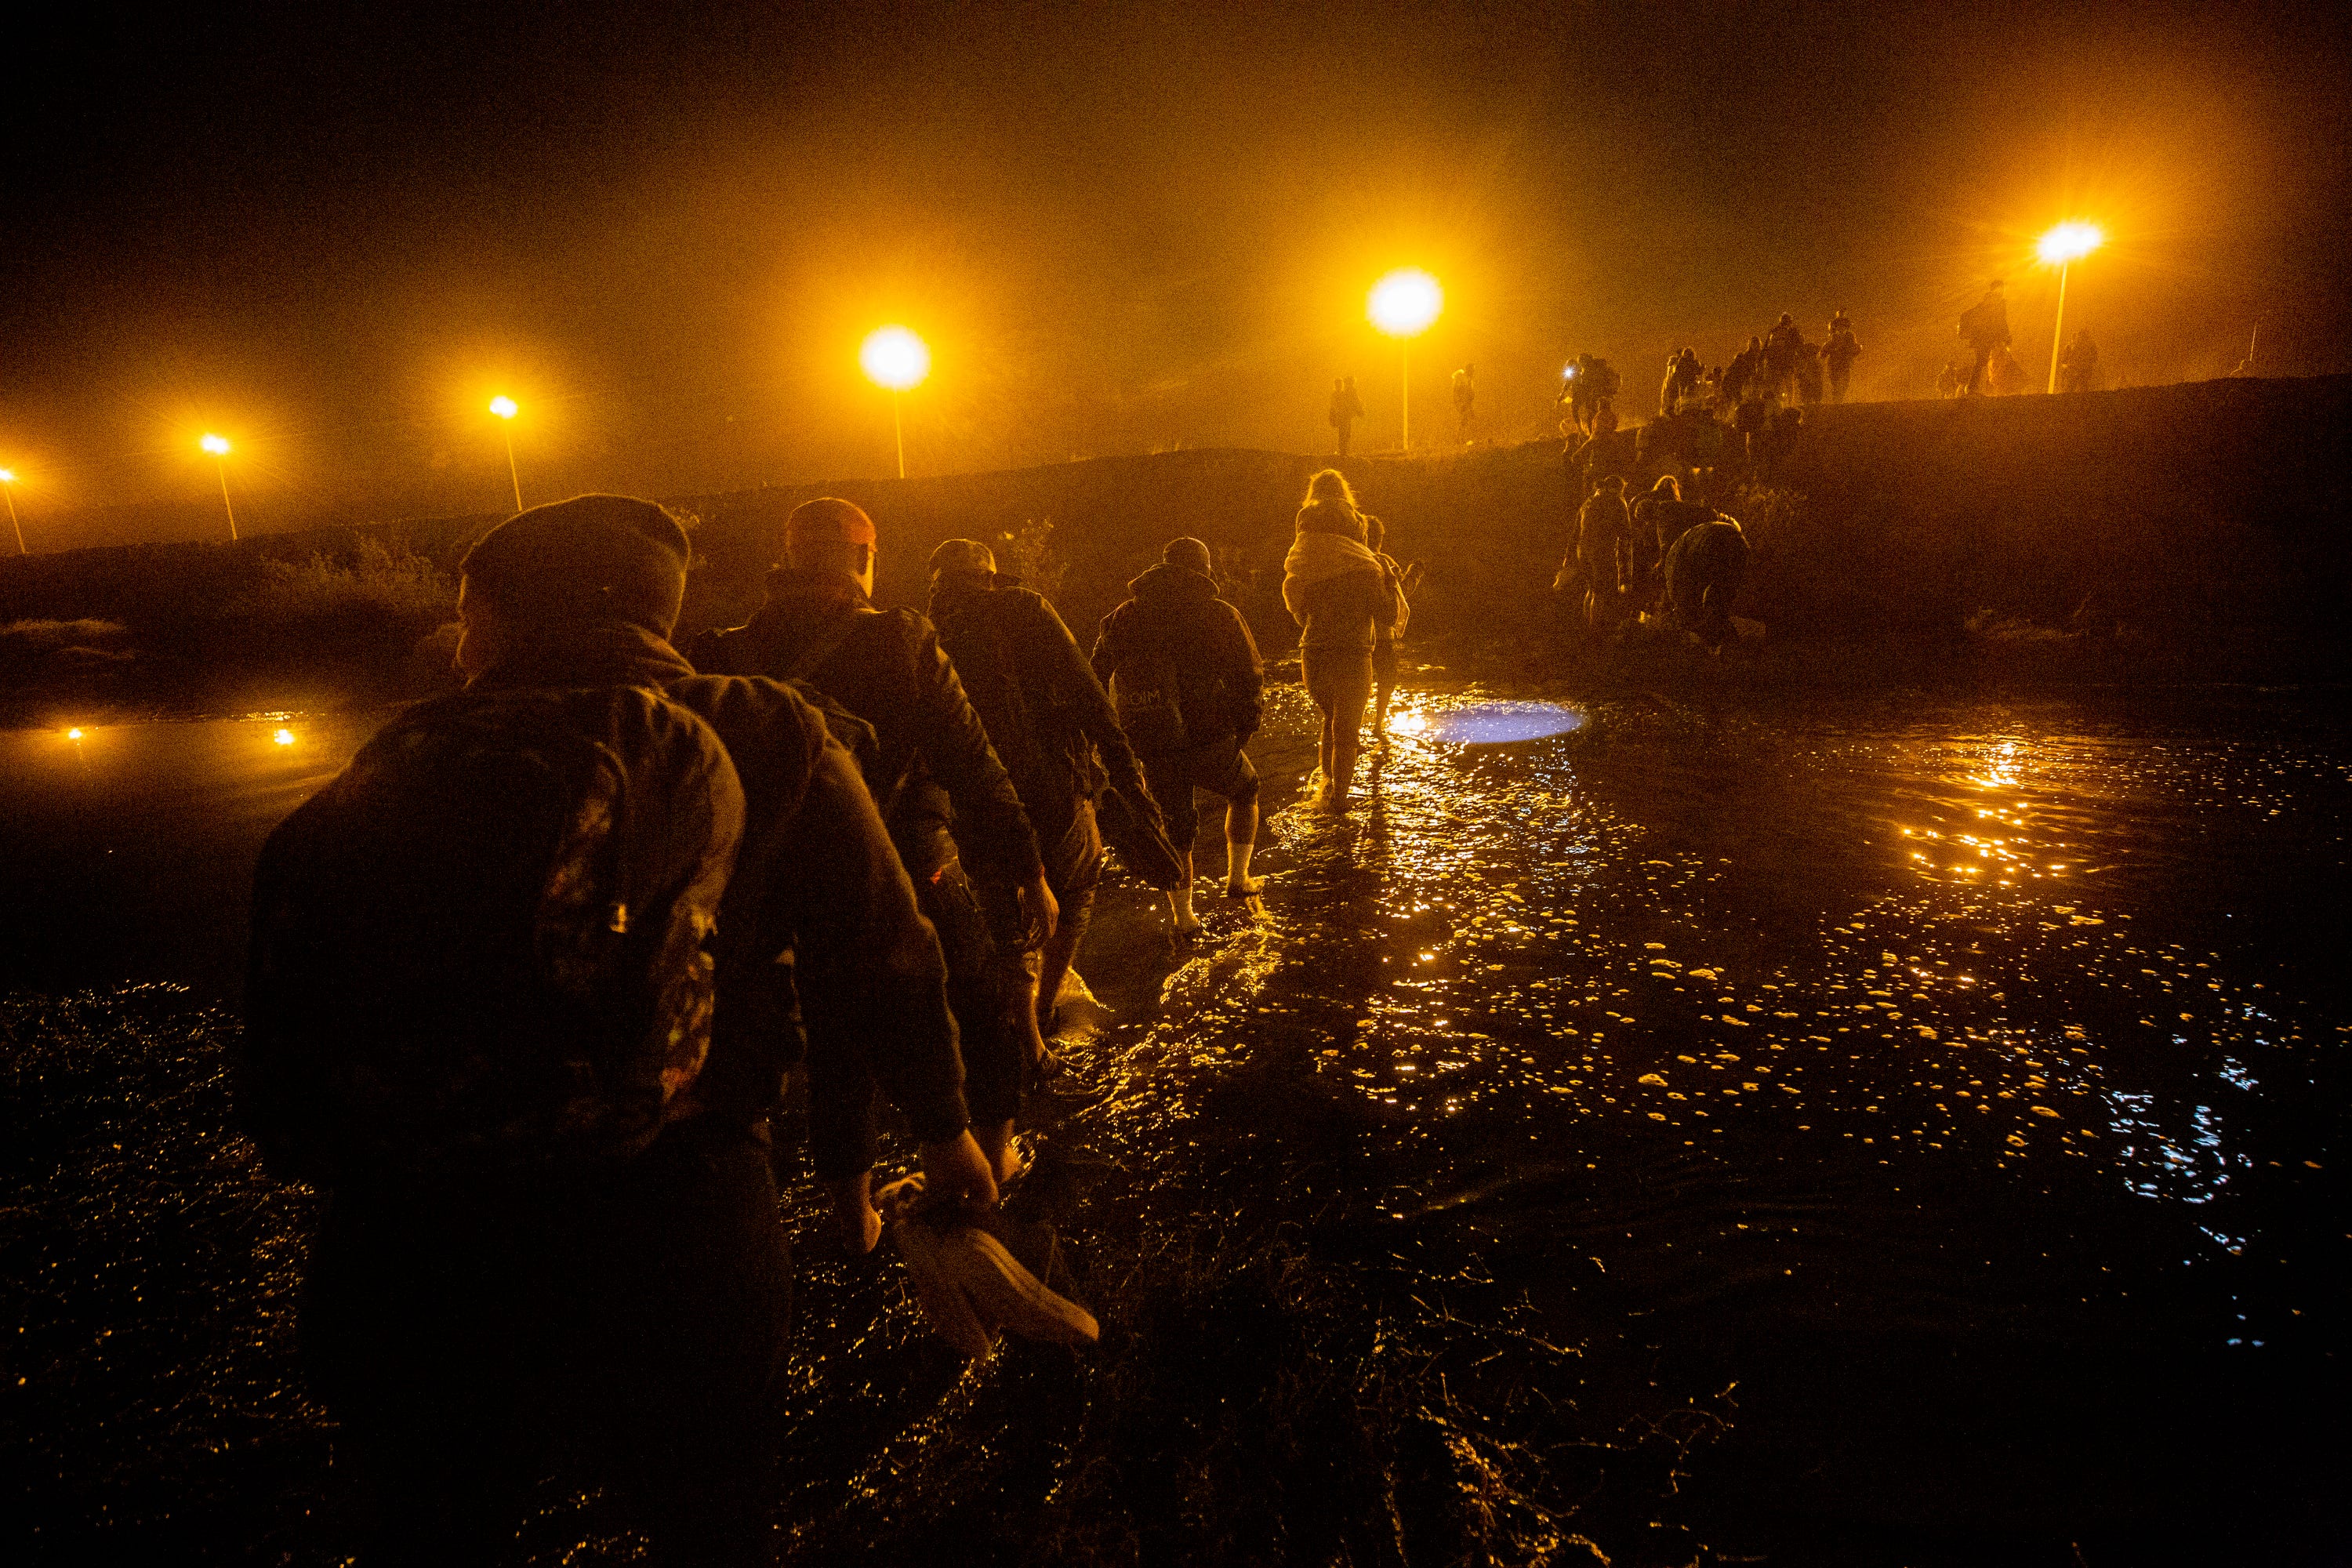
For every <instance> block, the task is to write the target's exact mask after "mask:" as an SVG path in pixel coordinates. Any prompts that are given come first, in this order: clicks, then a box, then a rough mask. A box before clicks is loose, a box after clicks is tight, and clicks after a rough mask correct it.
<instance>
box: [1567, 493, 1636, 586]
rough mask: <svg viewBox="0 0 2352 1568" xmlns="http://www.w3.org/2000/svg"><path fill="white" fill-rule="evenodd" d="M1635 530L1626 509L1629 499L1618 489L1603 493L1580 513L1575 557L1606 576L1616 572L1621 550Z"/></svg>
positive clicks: (1589, 502) (1590, 568)
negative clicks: (1626, 499) (1626, 500)
mask: <svg viewBox="0 0 2352 1568" xmlns="http://www.w3.org/2000/svg"><path fill="white" fill-rule="evenodd" d="M1632 533H1633V516H1632V514H1631V513H1629V512H1628V511H1626V510H1625V498H1624V497H1623V496H1622V495H1620V494H1618V493H1617V492H1616V491H1614V490H1602V491H1601V493H1599V494H1598V495H1596V496H1594V497H1593V498H1592V499H1591V500H1588V501H1586V502H1585V503H1584V506H1583V508H1582V510H1580V511H1578V513H1577V514H1576V550H1575V552H1574V554H1575V558H1576V559H1577V560H1579V561H1581V562H1583V563H1584V565H1585V569H1586V570H1587V571H1589V572H1597V573H1601V574H1604V575H1605V574H1608V573H1609V572H1611V571H1613V570H1614V569H1615V567H1616V564H1617V553H1618V551H1619V550H1620V549H1621V548H1622V546H1623V544H1624V542H1625V541H1626V539H1627V538H1628V537H1629V536H1630V535H1631V534H1632Z"/></svg>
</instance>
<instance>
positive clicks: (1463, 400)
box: [1454, 364, 1478, 445]
mask: <svg viewBox="0 0 2352 1568" xmlns="http://www.w3.org/2000/svg"><path fill="white" fill-rule="evenodd" d="M1477 374H1478V367H1477V366H1476V365H1472V364H1465V365H1464V366H1463V367H1462V368H1461V369H1460V370H1457V371H1455V372H1454V439H1456V440H1458V441H1461V442H1463V443H1465V445H1466V444H1467V443H1468V442H1469V439H1470V410H1471V406H1472V405H1474V404H1475V403H1476V402H1477V401H1478V384H1477V382H1476V380H1475V379H1474V378H1475V376H1476V375H1477Z"/></svg>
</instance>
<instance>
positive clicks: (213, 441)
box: [196, 436, 228, 458]
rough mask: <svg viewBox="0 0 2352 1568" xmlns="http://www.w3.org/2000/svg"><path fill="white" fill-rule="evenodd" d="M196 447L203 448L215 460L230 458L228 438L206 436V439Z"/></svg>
mask: <svg viewBox="0 0 2352 1568" xmlns="http://www.w3.org/2000/svg"><path fill="white" fill-rule="evenodd" d="M196 445H197V446H199V447H203V448H204V449H205V451H207V452H210V453H211V454H212V455H213V456H214V457H215V458H226V457H227V456H228V437H226V436H206V437H205V438H204V439H202V440H201V441H198V442H197V443H196Z"/></svg>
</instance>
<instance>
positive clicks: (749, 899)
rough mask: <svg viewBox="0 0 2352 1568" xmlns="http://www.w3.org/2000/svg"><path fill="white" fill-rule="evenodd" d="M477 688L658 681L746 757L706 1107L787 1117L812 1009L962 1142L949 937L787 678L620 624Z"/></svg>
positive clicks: (837, 748) (704, 1078)
mask: <svg viewBox="0 0 2352 1568" xmlns="http://www.w3.org/2000/svg"><path fill="white" fill-rule="evenodd" d="M476 684H477V685H489V686H643V687H646V688H649V689H653V690H656V691H659V692H661V693H662V694H663V695H664V696H666V697H667V698H669V699H670V700H672V701H674V702H676V703H677V704H679V705H680V706H681V707H684V708H687V709H688V710H691V711H693V712H695V713H697V714H699V715H700V716H701V717H702V718H703V719H704V720H705V721H708V722H709V725H710V727H711V728H712V729H713V730H715V731H718V732H719V740H720V741H721V742H724V743H725V744H726V747H727V752H728V754H729V755H730V757H732V758H733V759H734V762H735V771H736V773H737V774H738V776H740V778H741V780H742V784H743V797H744V805H745V816H744V828H743V847H742V852H741V854H740V857H739V858H738V859H737V861H736V866H735V875H734V878H733V879H732V880H730V882H729V883H728V887H727V892H726V896H725V898H724V899H723V900H721V901H720V903H719V953H718V959H719V963H718V1001H717V1005H716V1007H715V1009H714V1011H713V1013H712V1016H711V1031H710V1055H709V1059H708V1060H707V1061H706V1062H705V1064H704V1066H703V1069H702V1074H701V1076H700V1077H699V1078H698V1079H696V1080H695V1084H694V1090H693V1092H694V1093H695V1095H696V1096H697V1098H698V1100H700V1101H701V1102H702V1104H703V1106H704V1107H705V1109H707V1110H709V1111H711V1112H713V1113H715V1114H719V1115H723V1116H728V1117H731V1118H736V1119H740V1120H741V1121H747V1122H748V1121H757V1120H759V1119H760V1118H761V1117H764V1116H766V1115H767V1114H768V1113H769V1112H770V1111H771V1110H774V1109H775V1107H776V1105H777V1103H778V1100H779V1096H780V1093H781V1090H782V1079H783V1074H784V1073H785V1071H786V1070H788V1069H789V1068H792V1067H793V1066H794V1065H796V1064H797V1062H798V1061H799V1059H800V1057H801V1053H802V1050H803V1042H802V1038H801V1035H800V1030H799V1027H798V1026H797V1023H796V1014H797V1013H798V1012H801V1011H804V1012H805V1015H806V1018H807V1026H808V1028H807V1042H806V1049H808V1050H809V1051H812V1052H816V1051H834V1052H856V1053H857V1054H859V1055H861V1056H863V1057H864V1058H865V1060H866V1065H867V1068H868V1070H869V1071H871V1073H872V1074H873V1076H874V1078H875V1079H877V1081H878V1082H879V1083H880V1084H881V1085H882V1088H883V1091H884V1092H885V1093H887V1095H889V1097H890V1099H891V1100H892V1102H893V1103H895V1104H896V1105H897V1106H898V1109H899V1110H902V1111H904V1112H905V1113H906V1115H907V1120H908V1123H909V1124H910V1125H911V1127H912V1129H913V1131H914V1133H915V1136H916V1138H917V1139H918V1140H919V1141H920V1142H926V1143H930V1142H940V1141H942V1140H945V1139H948V1138H952V1137H954V1136H955V1135H956V1134H957V1133H958V1132H961V1131H963V1129H964V1128H965V1126H966V1125H967V1124H968V1119H967V1117H966V1114H965V1110H964V1102H963V1060H962V1058H961V1055H960V1054H959V1052H958V1050H957V1046H956V1026H955V1020H954V1018H953V1017H952V1016H950V1014H949V1012H948V1003H947V965H946V963H945V962H944V961H943V960H942V959H941V957H940V943H939V938H938V937H937V936H936V935H935V934H934V933H933V931H932V930H931V927H930V923H929V921H925V920H924V919H923V917H922V916H921V915H920V914H919V912H917V910H916V908H915V889H914V884H913V883H911V882H909V881H908V879H907V873H906V870H905V869H904V868H902V867H901V866H900V865H899V863H898V854H897V852H896V851H895V850H893V849H892V848H891V847H890V840H889V837H888V836H887V834H886V833H885V832H884V831H883V827H882V819H881V817H880V816H879V815H878V814H877V812H876V811H875V809H874V801H873V797H872V796H871V795H867V793H866V784H865V781H864V780H863V779H862V778H860V777H859V775H858V772H857V764H856V762H854V761H853V760H852V759H851V757H850V755H849V753H848V752H846V751H845V750H843V749H842V746H841V744H840V742H837V741H835V740H834V739H833V737H832V735H831V734H830V733H829V732H828V731H826V729H825V724H824V716H823V715H822V714H821V713H819V712H818V711H817V710H816V709H814V708H813V707H811V706H810V705H809V703H808V702H807V700H805V699H803V698H802V697H801V696H800V695H799V694H798V693H797V692H795V691H793V689H791V688H790V687H788V686H785V685H783V684H782V683H781V682H778V681H773V680H766V679H759V678H757V677H746V676H732V675H697V674H695V673H694V670H693V669H692V668H691V667H690V666H688V664H687V662H686V660H685V659H683V658H679V657H678V655H677V650H676V649H675V648H673V647H670V646H669V644H667V642H664V641H663V640H662V639H661V638H659V637H655V636H653V635H652V634H651V633H649V632H645V631H641V630H638V629H636V628H635V627H631V626H594V627H587V628H583V629H581V630H580V631H578V632H575V633H572V634H571V635H569V636H567V637H562V638H560V639H556V638H549V639H544V640H542V641H541V642H540V643H539V644H538V645H537V646H535V647H532V648H530V650H528V651H527V652H524V653H521V654H519V655H517V656H516V657H514V658H509V659H506V660H504V661H502V662H500V663H499V665H498V666H497V667H496V668H492V669H491V670H489V671H488V673H487V674H485V675H483V676H482V677H481V679H479V680H478V681H477V682H476ZM795 1001H797V1004H798V1006H797V1008H796V1007H795V1005H794V1004H795Z"/></svg>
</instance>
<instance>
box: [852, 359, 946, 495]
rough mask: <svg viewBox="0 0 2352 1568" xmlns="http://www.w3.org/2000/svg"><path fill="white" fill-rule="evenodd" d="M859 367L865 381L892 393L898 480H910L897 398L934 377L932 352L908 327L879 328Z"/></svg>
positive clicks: (892, 420)
mask: <svg viewBox="0 0 2352 1568" xmlns="http://www.w3.org/2000/svg"><path fill="white" fill-rule="evenodd" d="M857 363H859V364H860V365H862V366H864V367H865V371H866V379H867V380H869V381H871V382H872V383H873V384H875V385H877V386H883V387H887V388H889V390H890V432H891V434H892V435H893V436H895V437H897V438H898V477H899V478H900V479H905V478H906V477H907V424H906V421H905V420H904V419H903V418H901V417H900V416H899V412H898V395H899V394H901V393H903V392H906V391H908V389H909V388H912V387H917V386H920V385H921V384H923V378H924V377H926V376H928V375H929V374H931V351H930V349H929V347H928V346H927V345H926V344H925V343H924V342H923V340H922V339H920V338H919V337H917V336H916V335H915V334H914V333H913V332H912V331H908V329H907V328H905V327H877V328H875V329H874V331H871V332H868V333H867V334H866V342H864V344H862V345H861V346H860V347H859V348H858V351H857Z"/></svg>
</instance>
